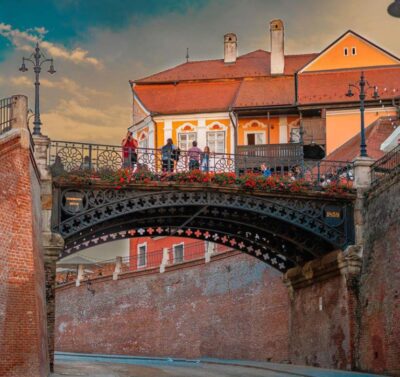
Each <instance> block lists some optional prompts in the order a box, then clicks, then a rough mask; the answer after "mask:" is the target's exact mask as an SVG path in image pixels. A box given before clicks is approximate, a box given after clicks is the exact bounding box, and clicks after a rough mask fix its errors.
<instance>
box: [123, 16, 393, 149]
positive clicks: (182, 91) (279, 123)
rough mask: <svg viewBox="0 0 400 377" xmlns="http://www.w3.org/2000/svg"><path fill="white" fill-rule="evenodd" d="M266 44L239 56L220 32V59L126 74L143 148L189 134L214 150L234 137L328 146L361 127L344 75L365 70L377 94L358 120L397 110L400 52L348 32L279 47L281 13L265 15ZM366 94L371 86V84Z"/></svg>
mask: <svg viewBox="0 0 400 377" xmlns="http://www.w3.org/2000/svg"><path fill="white" fill-rule="evenodd" d="M270 40H271V51H270V52H269V51H264V50H256V51H253V52H250V53H247V54H244V55H241V56H239V57H238V56H237V37H236V35H235V34H232V33H231V34H226V35H225V36H224V59H215V60H204V61H194V62H190V61H188V62H186V63H183V64H180V65H178V66H176V67H173V68H171V69H168V70H165V71H162V72H159V73H156V74H153V75H151V76H148V77H145V78H142V79H138V80H135V81H130V83H131V86H132V92H133V126H132V127H131V130H132V131H133V132H134V136H135V137H136V138H137V139H138V140H139V143H140V145H141V146H142V147H149V148H160V147H161V146H163V145H164V144H165V142H166V140H167V138H172V139H173V140H174V143H175V144H178V145H179V147H180V148H181V149H188V148H189V147H190V146H191V143H192V141H193V140H196V141H197V142H198V144H199V147H200V148H204V147H205V146H206V145H208V146H209V147H210V148H211V151H213V152H217V153H235V152H237V151H240V150H241V147H242V146H248V145H257V144H262V145H264V146H265V148H268V145H271V144H280V145H281V147H282V150H284V149H285V148H287V147H288V146H290V145H292V144H291V143H296V142H299V127H300V125H301V126H302V127H303V130H304V134H303V135H304V144H305V145H319V147H320V149H321V151H322V155H324V154H329V153H331V152H332V151H334V150H335V149H337V148H338V147H340V146H341V145H342V144H344V143H345V142H346V141H348V140H349V139H351V138H352V137H353V136H355V135H356V134H357V133H358V132H359V129H360V119H359V117H360V116H359V101H358V96H354V97H351V98H349V97H346V96H345V93H346V91H347V88H348V84H349V83H353V82H356V81H357V80H358V79H359V77H360V74H361V71H364V72H365V76H366V79H367V80H368V81H369V83H370V84H371V85H376V86H378V90H379V94H380V99H379V100H373V99H372V97H371V96H367V110H366V124H367V125H368V124H372V123H373V122H375V121H376V120H377V119H379V118H380V117H382V116H392V117H394V118H396V117H397V108H398V105H399V100H398V99H397V100H395V98H396V97H398V95H399V92H400V60H399V59H398V58H397V57H395V56H393V55H392V54H390V53H388V52H386V51H385V50H383V49H382V48H380V47H378V46H377V45H375V44H374V43H372V42H370V41H368V40H366V39H365V38H363V37H362V36H360V35H358V34H356V33H354V32H352V31H348V32H346V33H344V34H343V35H342V36H341V37H339V38H338V39H337V40H335V41H334V42H333V43H332V44H331V45H329V46H328V47H327V48H325V49H324V50H323V51H322V52H319V53H313V54H303V55H286V54H285V51H284V26H283V23H282V21H281V20H274V21H272V22H271V23H270ZM371 94H372V93H371Z"/></svg>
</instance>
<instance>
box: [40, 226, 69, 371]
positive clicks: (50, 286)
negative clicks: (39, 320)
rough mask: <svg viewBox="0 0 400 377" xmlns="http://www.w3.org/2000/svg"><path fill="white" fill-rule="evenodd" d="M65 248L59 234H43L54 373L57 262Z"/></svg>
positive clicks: (48, 333)
mask: <svg viewBox="0 0 400 377" xmlns="http://www.w3.org/2000/svg"><path fill="white" fill-rule="evenodd" d="M63 248H64V240H63V238H62V237H61V236H60V235H59V234H57V233H43V253H44V270H45V274H46V306H47V342H48V349H49V364H50V371H51V372H53V371H54V333H55V322H56V316H55V305H56V262H57V259H58V257H59V255H60V253H61V251H62V250H63Z"/></svg>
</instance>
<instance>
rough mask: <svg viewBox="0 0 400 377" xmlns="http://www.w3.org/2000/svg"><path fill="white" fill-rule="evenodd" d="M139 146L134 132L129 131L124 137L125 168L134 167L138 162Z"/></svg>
mask: <svg viewBox="0 0 400 377" xmlns="http://www.w3.org/2000/svg"><path fill="white" fill-rule="evenodd" d="M137 147H138V142H137V140H136V139H135V138H134V137H133V136H132V132H131V131H128V133H127V134H126V137H125V138H124V139H122V155H123V159H124V165H123V166H124V168H131V169H133V168H134V167H135V164H136V163H137V152H136V149H137Z"/></svg>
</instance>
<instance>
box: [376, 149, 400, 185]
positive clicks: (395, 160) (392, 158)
mask: <svg viewBox="0 0 400 377" xmlns="http://www.w3.org/2000/svg"><path fill="white" fill-rule="evenodd" d="M398 172H400V145H398V146H397V147H395V148H393V149H392V150H391V151H390V152H388V153H386V154H385V155H384V156H383V157H382V158H380V159H379V160H377V161H376V162H375V163H374V164H373V165H372V167H371V181H372V185H376V184H378V183H379V182H380V181H382V180H384V179H386V178H387V177H391V176H392V175H393V174H396V173H398Z"/></svg>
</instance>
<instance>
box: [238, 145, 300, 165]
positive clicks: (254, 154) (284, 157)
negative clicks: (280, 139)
mask: <svg viewBox="0 0 400 377" xmlns="http://www.w3.org/2000/svg"><path fill="white" fill-rule="evenodd" d="M237 154H238V155H240V156H241V157H243V158H247V157H249V160H251V162H252V164H254V167H259V166H260V164H262V163H269V162H271V161H274V162H275V163H277V164H283V165H286V166H287V165H295V164H296V163H300V161H301V160H302V157H303V148H302V145H301V144H300V143H287V144H258V145H238V146H237Z"/></svg>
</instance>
